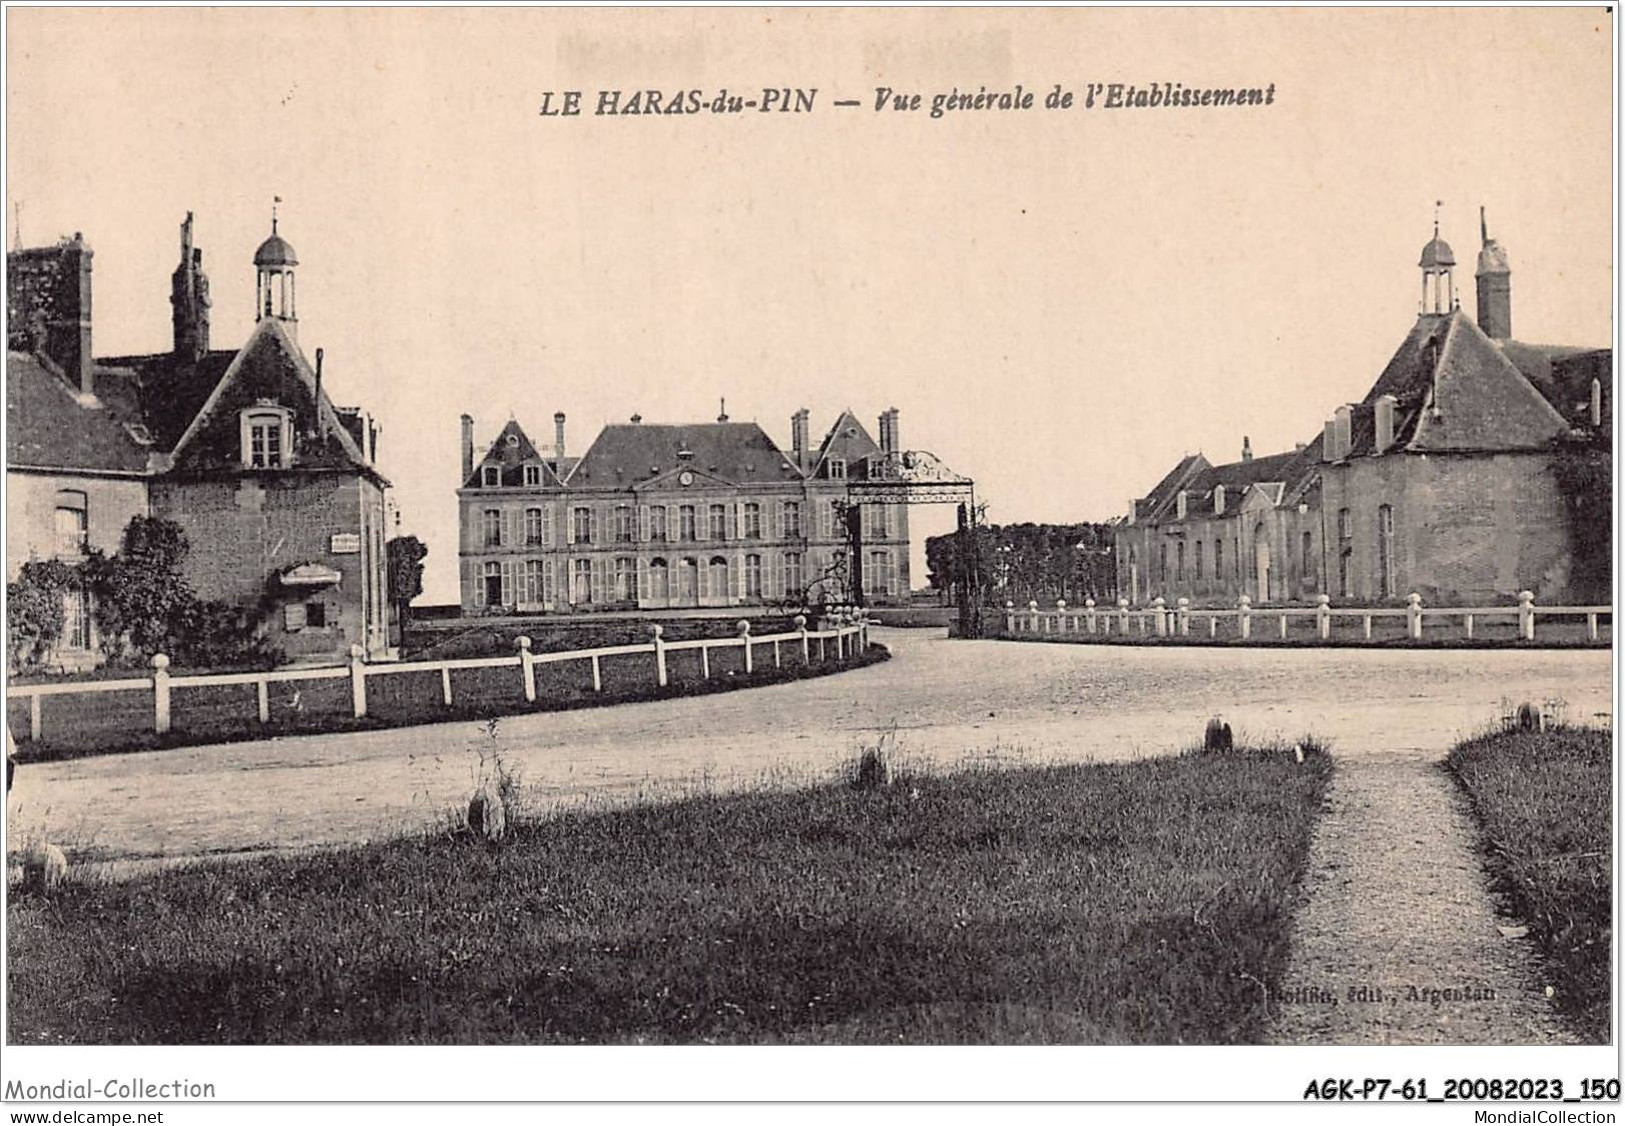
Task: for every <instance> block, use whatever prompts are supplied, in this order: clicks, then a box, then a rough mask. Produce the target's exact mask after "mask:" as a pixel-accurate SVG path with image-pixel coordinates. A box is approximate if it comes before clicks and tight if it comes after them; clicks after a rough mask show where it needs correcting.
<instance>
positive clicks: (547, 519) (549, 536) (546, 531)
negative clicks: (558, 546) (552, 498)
mask: <svg viewBox="0 0 1625 1126" xmlns="http://www.w3.org/2000/svg"><path fill="white" fill-rule="evenodd" d="M542 546H543V547H552V546H553V506H552V505H551V504H544V505H542Z"/></svg>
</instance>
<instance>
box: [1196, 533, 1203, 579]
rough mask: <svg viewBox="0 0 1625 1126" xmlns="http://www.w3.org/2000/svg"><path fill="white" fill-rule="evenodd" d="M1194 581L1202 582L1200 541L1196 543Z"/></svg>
mask: <svg viewBox="0 0 1625 1126" xmlns="http://www.w3.org/2000/svg"><path fill="white" fill-rule="evenodd" d="M1196 581H1197V582H1201V581H1202V541H1201V540H1197V541H1196Z"/></svg>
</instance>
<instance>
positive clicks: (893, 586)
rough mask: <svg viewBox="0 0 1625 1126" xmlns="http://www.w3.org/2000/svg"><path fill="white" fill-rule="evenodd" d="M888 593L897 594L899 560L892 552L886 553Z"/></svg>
mask: <svg viewBox="0 0 1625 1126" xmlns="http://www.w3.org/2000/svg"><path fill="white" fill-rule="evenodd" d="M886 593H887V594H896V593H897V560H896V559H895V558H893V556H892V553H891V552H889V551H888V552H886Z"/></svg>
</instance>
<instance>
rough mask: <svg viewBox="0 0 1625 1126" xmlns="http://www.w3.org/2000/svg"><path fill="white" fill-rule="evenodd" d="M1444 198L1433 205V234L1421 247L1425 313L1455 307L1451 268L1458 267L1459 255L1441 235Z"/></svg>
mask: <svg viewBox="0 0 1625 1126" xmlns="http://www.w3.org/2000/svg"><path fill="white" fill-rule="evenodd" d="M1443 206H1444V201H1443V200H1440V201H1439V202H1437V203H1435V204H1434V205H1433V238H1432V239H1431V240H1430V241H1429V242H1428V244H1427V245H1426V246H1424V247H1423V248H1422V260H1421V262H1419V263H1418V265H1420V266H1421V267H1422V315H1423V316H1429V315H1435V316H1437V315H1441V314H1444V313H1450V312H1453V311H1454V310H1455V308H1456V304H1457V302H1456V282H1455V278H1454V276H1453V275H1452V273H1451V271H1452V270H1454V269H1455V265H1456V255H1455V253H1454V252H1453V251H1452V250H1451V249H1450V244H1449V243H1448V242H1445V241H1444V239H1442V238H1440V237H1439V209H1440V208H1442V207H1443Z"/></svg>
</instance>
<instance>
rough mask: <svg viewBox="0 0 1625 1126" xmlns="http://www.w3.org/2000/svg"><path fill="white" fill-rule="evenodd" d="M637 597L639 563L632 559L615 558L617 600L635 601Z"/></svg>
mask: <svg viewBox="0 0 1625 1126" xmlns="http://www.w3.org/2000/svg"><path fill="white" fill-rule="evenodd" d="M637 597H638V572H637V564H636V563H634V562H633V561H632V560H630V559H624V558H623V559H617V560H615V600H616V601H617V602H635V601H637Z"/></svg>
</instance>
